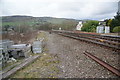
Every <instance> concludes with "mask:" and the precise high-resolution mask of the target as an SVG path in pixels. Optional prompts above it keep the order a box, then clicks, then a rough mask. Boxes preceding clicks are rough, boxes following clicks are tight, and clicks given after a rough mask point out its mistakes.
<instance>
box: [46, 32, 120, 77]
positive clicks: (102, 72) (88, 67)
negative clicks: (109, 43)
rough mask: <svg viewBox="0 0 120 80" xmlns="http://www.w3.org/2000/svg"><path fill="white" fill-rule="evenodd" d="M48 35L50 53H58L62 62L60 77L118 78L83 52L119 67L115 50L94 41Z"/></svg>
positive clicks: (59, 65)
mask: <svg viewBox="0 0 120 80" xmlns="http://www.w3.org/2000/svg"><path fill="white" fill-rule="evenodd" d="M46 35H47V38H48V40H47V49H48V51H47V52H48V53H50V54H53V55H57V56H58V58H59V61H60V63H59V64H58V67H59V69H60V71H59V73H58V75H57V77H58V78H116V77H117V76H116V75H114V74H113V73H111V72H110V71H108V70H107V69H105V68H104V67H102V66H101V65H99V64H98V63H96V62H95V61H93V60H92V59H90V58H89V57H87V56H86V55H84V54H83V52H84V51H86V50H87V51H89V52H90V53H92V54H93V55H95V56H96V57H98V58H100V59H101V60H103V61H105V62H107V63H108V64H110V65H112V66H114V67H115V68H117V69H119V64H120V63H119V61H118V60H119V57H120V56H119V54H117V53H116V52H115V51H114V50H112V49H109V48H106V47H103V46H99V45H96V44H92V43H86V42H83V41H78V40H75V39H71V38H67V37H63V36H61V35H57V34H55V33H52V34H49V33H47V32H46Z"/></svg>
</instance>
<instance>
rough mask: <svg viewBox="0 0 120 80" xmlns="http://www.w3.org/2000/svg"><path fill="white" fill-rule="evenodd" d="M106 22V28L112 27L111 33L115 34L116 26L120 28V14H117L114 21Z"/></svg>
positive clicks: (108, 20)
mask: <svg viewBox="0 0 120 80" xmlns="http://www.w3.org/2000/svg"><path fill="white" fill-rule="evenodd" d="M105 22H106V26H110V31H111V32H114V30H113V29H114V28H115V27H116V26H120V14H117V15H116V16H114V19H106V20H105ZM116 29H117V28H116ZM115 31H116V30H115Z"/></svg>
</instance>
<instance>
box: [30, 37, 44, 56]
mask: <svg viewBox="0 0 120 80" xmlns="http://www.w3.org/2000/svg"><path fill="white" fill-rule="evenodd" d="M43 40H44V39H39V40H37V41H34V42H33V44H32V51H33V53H35V54H36V53H42V48H43Z"/></svg>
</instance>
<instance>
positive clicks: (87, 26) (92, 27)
mask: <svg viewBox="0 0 120 80" xmlns="http://www.w3.org/2000/svg"><path fill="white" fill-rule="evenodd" d="M98 24H99V22H98V21H92V20H91V21H87V22H86V23H84V24H83V27H82V28H81V31H86V32H96V27H97V26H98Z"/></svg>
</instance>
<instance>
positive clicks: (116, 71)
mask: <svg viewBox="0 0 120 80" xmlns="http://www.w3.org/2000/svg"><path fill="white" fill-rule="evenodd" d="M84 54H85V55H87V56H88V57H90V58H91V59H93V60H94V61H96V62H97V63H99V64H100V65H102V66H103V67H105V68H106V69H108V70H109V71H111V72H112V73H114V74H116V75H117V76H119V77H120V71H119V70H118V69H116V68H115V67H113V66H111V65H109V64H108V63H106V62H104V61H102V60H101V59H99V58H97V57H95V56H94V55H92V54H91V53H89V52H87V51H85V52H84Z"/></svg>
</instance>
